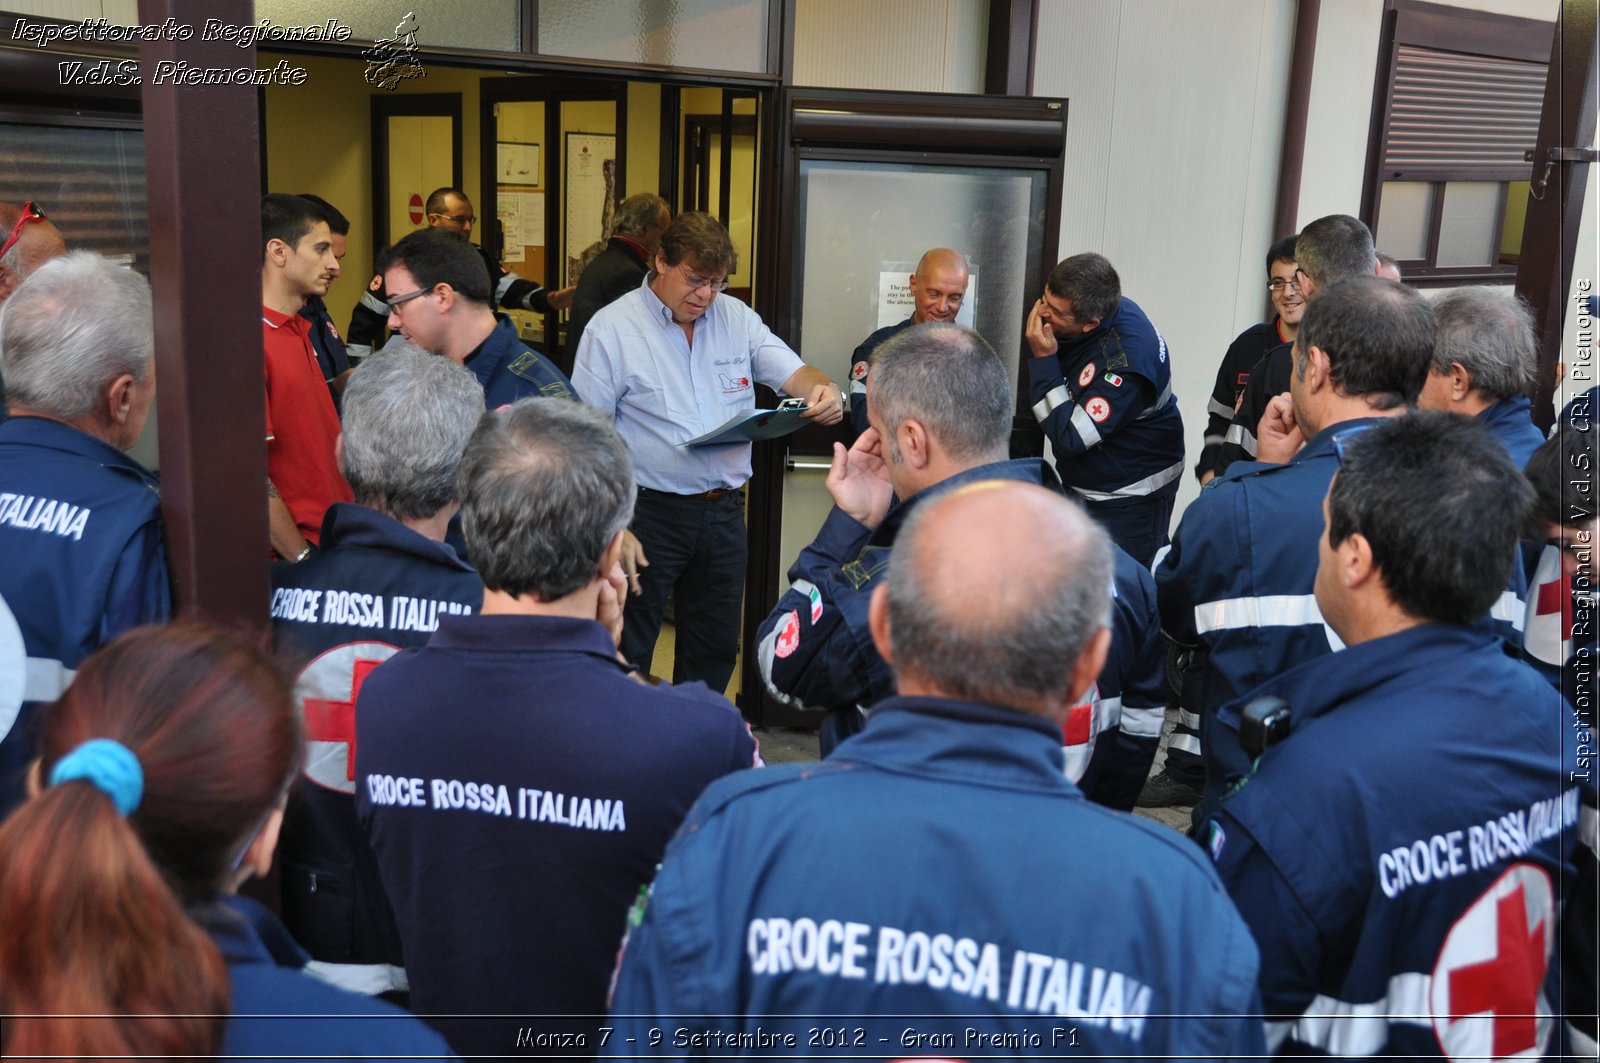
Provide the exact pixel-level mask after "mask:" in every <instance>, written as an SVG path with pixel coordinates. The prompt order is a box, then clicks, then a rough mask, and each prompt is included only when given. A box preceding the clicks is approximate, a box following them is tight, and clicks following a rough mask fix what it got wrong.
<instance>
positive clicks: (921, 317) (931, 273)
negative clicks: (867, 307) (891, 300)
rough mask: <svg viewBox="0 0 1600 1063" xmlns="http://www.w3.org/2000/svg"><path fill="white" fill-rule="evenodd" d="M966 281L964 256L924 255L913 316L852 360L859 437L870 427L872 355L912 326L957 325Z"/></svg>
mask: <svg viewBox="0 0 1600 1063" xmlns="http://www.w3.org/2000/svg"><path fill="white" fill-rule="evenodd" d="M967 279H968V278H967V260H966V257H965V256H964V255H962V254H961V252H959V251H952V250H950V248H948V247H935V248H932V249H930V250H928V251H924V252H923V254H922V258H921V259H920V260H918V262H917V271H916V272H915V273H913V274H912V275H911V301H912V303H913V305H914V307H915V309H913V310H912V311H911V316H910V317H908V318H906V319H905V320H904V321H902V322H900V323H899V324H898V325H887V326H885V327H883V328H881V329H879V330H878V331H877V332H874V333H873V334H872V335H870V336H868V337H867V338H866V339H865V340H863V341H862V342H861V346H859V347H857V348H856V353H855V354H853V355H851V356H850V423H851V424H852V425H854V426H855V430H856V435H860V434H861V433H862V432H865V431H866V430H867V427H868V422H867V372H868V370H869V368H870V363H871V360H872V352H873V351H876V350H877V349H878V348H879V347H881V346H882V345H883V343H884V342H885V341H886V340H888V339H889V338H890V337H892V336H898V335H899V334H900V333H902V332H904V331H905V330H906V329H908V328H910V327H911V326H912V325H922V324H926V323H927V322H930V321H935V322H944V323H948V322H951V321H954V320H955V319H956V315H957V314H958V313H960V312H961V304H962V302H963V301H964V300H965V299H966V297H967Z"/></svg>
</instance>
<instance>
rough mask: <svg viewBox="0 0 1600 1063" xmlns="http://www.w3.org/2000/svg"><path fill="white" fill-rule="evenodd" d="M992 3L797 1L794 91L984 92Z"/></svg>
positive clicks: (973, 0) (959, 0)
mask: <svg viewBox="0 0 1600 1063" xmlns="http://www.w3.org/2000/svg"><path fill="white" fill-rule="evenodd" d="M988 14H989V5H988V3H987V0H871V2H870V3H863V2H862V0H796V4H795V18H794V21H795V29H794V36H795V42H794V83H795V84H796V85H805V86H808V87H812V88H837V89H888V90H894V91H898V92H982V91H983V61H984V49H985V47H986V46H987V41H988Z"/></svg>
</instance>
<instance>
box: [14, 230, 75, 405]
mask: <svg viewBox="0 0 1600 1063" xmlns="http://www.w3.org/2000/svg"><path fill="white" fill-rule="evenodd" d="M0 233H4V234H5V236H4V237H0V305H3V304H4V303H5V301H6V300H7V299H9V298H10V297H11V293H12V292H14V291H16V290H17V285H19V284H21V283H22V282H23V281H25V280H27V279H28V274H30V273H32V272H33V271H34V270H36V269H38V268H39V266H40V265H42V264H43V263H45V262H48V261H50V260H51V259H52V258H57V257H59V256H61V255H64V254H66V253H67V242H66V241H65V240H63V239H62V238H61V233H60V231H59V230H57V229H56V227H55V226H54V225H52V224H50V219H48V218H46V217H45V216H44V211H42V210H40V209H39V208H38V207H36V206H34V205H33V201H32V200H29V201H28V202H26V203H24V204H23V205H22V206H20V207H19V206H17V205H16V204H15V203H0ZM5 416H6V382H5V381H4V380H0V421H3V420H5Z"/></svg>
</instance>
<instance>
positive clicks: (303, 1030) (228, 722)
mask: <svg viewBox="0 0 1600 1063" xmlns="http://www.w3.org/2000/svg"><path fill="white" fill-rule="evenodd" d="M298 721H299V717H298V715H297V714H296V713H295V712H294V711H293V709H292V707H291V703H290V699H289V689H288V686H287V684H286V682H285V680H284V678H283V677H282V675H281V674H280V673H279V671H278V670H277V668H276V667H275V666H274V665H273V663H272V661H271V660H270V659H269V658H268V657H267V656H266V655H265V654H263V653H262V652H261V651H259V650H258V649H255V648H254V647H252V646H250V645H247V644H246V643H244V642H241V641H239V640H237V639H235V638H232V637H230V636H228V635H225V634H222V633H219V632H217V631H214V630H212V629H208V628H205V627H201V626H198V625H176V626H173V627H164V628H141V629H137V630H135V631H132V632H130V633H128V634H127V635H125V636H124V637H122V638H120V639H118V640H117V641H115V642H113V643H112V644H110V645H109V646H107V647H105V648H104V649H102V650H100V651H99V652H98V653H96V654H94V655H93V656H92V657H90V658H89V659H88V660H87V661H85V662H84V664H83V667H82V668H81V669H80V670H79V671H78V674H77V678H76V679H75V680H74V681H73V683H72V686H71V687H69V688H68V689H67V692H66V693H65V694H63V695H62V697H61V700H60V701H58V702H56V703H55V704H54V705H53V706H51V707H50V708H49V709H48V710H47V712H46V714H45V715H44V717H43V720H42V726H41V729H40V731H41V733H40V738H39V752H40V757H39V760H38V762H36V764H35V765H34V767H33V771H32V775H31V777H30V786H29V790H30V792H31V793H32V797H31V798H30V800H29V801H28V802H27V803H26V804H24V805H23V806H21V807H20V808H18V809H17V810H16V811H15V812H14V813H13V814H12V816H11V817H10V819H8V820H7V821H6V822H5V824H4V825H3V826H0V1016H4V1018H3V1019H0V1053H3V1054H4V1055H5V1056H8V1057H9V1056H20V1057H25V1056H53V1057H57V1058H62V1057H65V1058H76V1059H87V1058H91V1057H96V1056H151V1057H176V1056H194V1055H201V1056H216V1055H222V1056H227V1057H243V1056H259V1055H295V1056H323V1057H328V1056H349V1055H361V1056H368V1057H372V1056H448V1055H450V1054H451V1053H450V1050H449V1048H448V1047H447V1046H446V1045H445V1043H444V1041H443V1040H442V1039H441V1038H440V1037H439V1036H438V1035H437V1034H435V1033H433V1032H432V1031H431V1030H429V1029H428V1028H427V1027H425V1026H424V1025H423V1024H422V1023H421V1022H420V1021H419V1020H417V1019H416V1018H414V1017H412V1016H409V1015H406V1014H405V1013H404V1012H401V1011H399V1010H398V1009H396V1008H392V1007H390V1006H388V1005H386V1004H384V1003H382V1002H381V1001H375V1000H372V999H371V998H368V997H363V996H358V995H355V994H351V993H345V992H343V991H341V990H337V989H334V988H332V987H331V986H327V985H325V984H323V983H321V982H318V981H316V980H315V979H313V978H311V977H310V976H308V975H306V974H304V973H302V972H301V971H300V970H298V968H299V967H300V966H301V965H302V964H303V963H304V956H303V954H297V951H298V950H296V949H295V947H294V946H293V945H292V943H291V942H290V940H289V938H288V935H287V933H286V932H284V931H283V930H282V927H281V925H279V924H277V923H276V920H274V919H273V917H272V916H271V914H270V913H268V912H267V911H266V910H265V909H263V908H261V907H260V906H259V905H254V904H253V903H251V902H246V901H243V900H241V899H239V898H236V897H234V896H233V891H234V890H235V889H236V888H237V887H238V885H239V884H240V883H241V882H243V881H244V880H245V879H246V878H248V877H249V876H250V875H251V874H265V873H266V872H267V870H268V869H269V868H270V867H271V864H272V852H273V849H274V847H275V846H276V844H277V836H278V828H279V825H280V823H281V822H282V818H283V800H284V794H285V793H286V791H287V787H288V785H289V782H290V780H291V779H293V777H294V775H295V772H296V771H297V769H298V758H299V756H300V751H301V748H302V742H301V739H300V734H299V729H298V727H299V724H298ZM269 942H270V943H271V944H270V945H269V944H268V943H269ZM232 1014H236V1015H237V1016H239V1017H237V1018H230V1015H232ZM315 1016H328V1017H326V1018H316V1017H315Z"/></svg>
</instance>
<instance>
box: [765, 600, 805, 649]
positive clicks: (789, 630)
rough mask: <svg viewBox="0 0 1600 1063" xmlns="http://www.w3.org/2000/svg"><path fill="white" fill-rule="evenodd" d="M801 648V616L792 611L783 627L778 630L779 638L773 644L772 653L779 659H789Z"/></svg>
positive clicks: (785, 619)
mask: <svg viewBox="0 0 1600 1063" xmlns="http://www.w3.org/2000/svg"><path fill="white" fill-rule="evenodd" d="M799 648H800V614H799V613H797V612H794V611H793V610H791V611H790V612H789V615H788V616H786V617H784V618H783V627H781V628H779V629H778V638H777V640H776V641H775V642H774V643H773V644H772V652H773V653H774V654H776V655H777V656H779V657H787V656H789V655H790V654H791V653H793V652H794V651H795V650H797V649H799Z"/></svg>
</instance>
